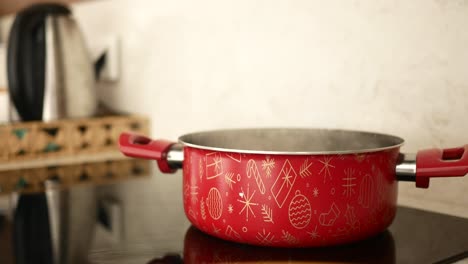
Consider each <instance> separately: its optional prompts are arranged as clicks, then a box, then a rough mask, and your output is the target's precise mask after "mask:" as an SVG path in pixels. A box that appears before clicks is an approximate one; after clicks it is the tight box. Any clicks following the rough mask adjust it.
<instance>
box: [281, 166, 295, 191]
mask: <svg viewBox="0 0 468 264" xmlns="http://www.w3.org/2000/svg"><path fill="white" fill-rule="evenodd" d="M291 171H292V166H291V167H289V168H286V170H285V171H284V176H283V178H281V179H283V180H284V181H285V182H286V188H287V187H292V185H293V182H292V180H293V179H294V178H293V176H292V175H291Z"/></svg>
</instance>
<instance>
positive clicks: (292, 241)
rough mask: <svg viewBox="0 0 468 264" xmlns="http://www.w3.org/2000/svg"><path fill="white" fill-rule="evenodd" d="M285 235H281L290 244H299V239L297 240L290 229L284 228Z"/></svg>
mask: <svg viewBox="0 0 468 264" xmlns="http://www.w3.org/2000/svg"><path fill="white" fill-rule="evenodd" d="M281 231H282V233H283V235H282V236H281V238H282V239H283V240H284V241H285V242H286V243H288V244H290V245H294V244H297V243H299V240H297V238H295V237H294V236H293V235H291V234H290V233H289V232H288V231H284V230H281Z"/></svg>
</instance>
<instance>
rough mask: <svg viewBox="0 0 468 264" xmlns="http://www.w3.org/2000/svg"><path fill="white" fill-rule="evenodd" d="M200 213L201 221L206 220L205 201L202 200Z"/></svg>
mask: <svg viewBox="0 0 468 264" xmlns="http://www.w3.org/2000/svg"><path fill="white" fill-rule="evenodd" d="M200 213H201V217H202V219H203V220H205V219H206V209H205V201H204V200H203V198H202V199H201V201H200Z"/></svg>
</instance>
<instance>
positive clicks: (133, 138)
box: [119, 132, 177, 173]
mask: <svg viewBox="0 0 468 264" xmlns="http://www.w3.org/2000/svg"><path fill="white" fill-rule="evenodd" d="M174 145H177V144H176V143H174V142H172V141H168V140H163V139H158V140H152V139H150V138H148V137H145V136H142V135H137V134H134V133H129V132H123V133H122V134H120V137H119V149H120V151H121V152H122V153H123V154H124V155H125V156H127V157H132V158H142V159H152V160H156V161H157V163H158V167H159V169H160V170H161V172H163V173H174V172H175V171H176V170H177V166H174V165H172V166H171V164H170V162H169V161H168V153H169V152H170V151H171V149H172V148H173V146H174Z"/></svg>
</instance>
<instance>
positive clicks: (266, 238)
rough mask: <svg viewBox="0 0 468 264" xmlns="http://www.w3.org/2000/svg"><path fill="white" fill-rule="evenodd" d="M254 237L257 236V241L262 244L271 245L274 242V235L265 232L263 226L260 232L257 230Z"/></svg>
mask: <svg viewBox="0 0 468 264" xmlns="http://www.w3.org/2000/svg"><path fill="white" fill-rule="evenodd" d="M255 238H257V240H258V242H260V244H262V245H271V244H273V242H274V239H275V236H274V235H272V234H271V232H268V233H267V232H266V231H265V228H263V230H262V233H260V232H257V235H256V236H255Z"/></svg>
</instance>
